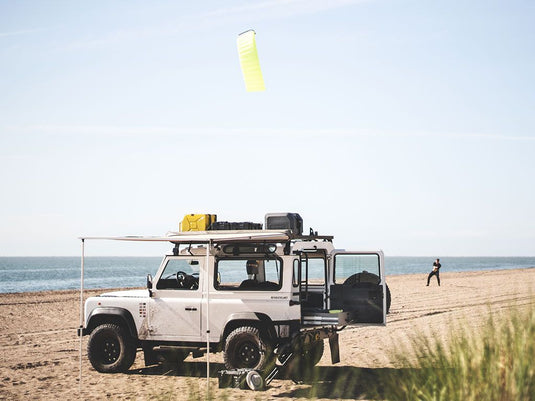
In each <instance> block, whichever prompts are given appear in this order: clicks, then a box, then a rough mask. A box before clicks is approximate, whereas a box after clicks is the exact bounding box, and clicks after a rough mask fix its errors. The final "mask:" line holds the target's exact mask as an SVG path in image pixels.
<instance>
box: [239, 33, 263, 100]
mask: <svg viewBox="0 0 535 401" xmlns="http://www.w3.org/2000/svg"><path fill="white" fill-rule="evenodd" d="M255 35H256V32H255V31H253V30H252V29H251V30H248V31H245V32H243V33H240V34H239V35H238V54H239V56H240V65H241V70H242V73H243V79H244V81H245V89H247V92H260V91H264V90H266V87H265V86H264V78H263V77H262V71H261V70H260V62H259V61H258V52H257V50H256V41H255Z"/></svg>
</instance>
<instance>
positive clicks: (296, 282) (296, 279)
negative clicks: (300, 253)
mask: <svg viewBox="0 0 535 401" xmlns="http://www.w3.org/2000/svg"><path fill="white" fill-rule="evenodd" d="M292 285H293V286H294V287H299V259H294V271H293V275H292Z"/></svg>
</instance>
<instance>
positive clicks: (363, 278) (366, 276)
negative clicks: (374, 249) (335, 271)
mask: <svg viewBox="0 0 535 401" xmlns="http://www.w3.org/2000/svg"><path fill="white" fill-rule="evenodd" d="M380 282H381V279H380V278H379V276H378V275H377V274H373V273H370V272H367V271H363V272H361V273H356V274H353V275H351V276H349V277H348V278H347V279H346V281H344V285H349V286H353V285H356V284H357V283H373V284H377V285H379V283H380ZM391 303H392V296H391V294H390V288H388V284H386V313H389V312H390V304H391Z"/></svg>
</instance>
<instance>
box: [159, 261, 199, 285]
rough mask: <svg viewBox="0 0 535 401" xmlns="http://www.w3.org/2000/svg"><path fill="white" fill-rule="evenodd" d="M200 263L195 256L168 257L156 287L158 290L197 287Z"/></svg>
mask: <svg viewBox="0 0 535 401" xmlns="http://www.w3.org/2000/svg"><path fill="white" fill-rule="evenodd" d="M200 263H201V262H200V260H199V259H195V258H173V259H169V260H168V261H167V265H166V266H165V268H164V271H163V273H162V275H161V276H160V279H159V280H158V283H157V284H156V288H157V289H159V290H163V289H173V290H197V289H199V272H200Z"/></svg>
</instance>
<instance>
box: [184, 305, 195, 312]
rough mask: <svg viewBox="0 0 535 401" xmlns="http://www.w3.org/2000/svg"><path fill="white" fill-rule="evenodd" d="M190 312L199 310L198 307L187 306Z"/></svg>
mask: <svg viewBox="0 0 535 401" xmlns="http://www.w3.org/2000/svg"><path fill="white" fill-rule="evenodd" d="M185 309H186V310H187V311H188V312H195V311H196V310H197V308H195V307H193V306H187V307H186V308H185Z"/></svg>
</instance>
